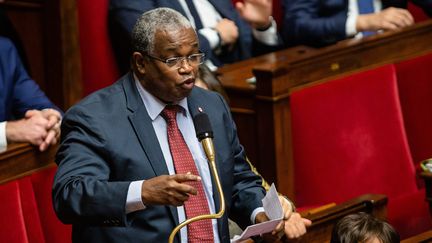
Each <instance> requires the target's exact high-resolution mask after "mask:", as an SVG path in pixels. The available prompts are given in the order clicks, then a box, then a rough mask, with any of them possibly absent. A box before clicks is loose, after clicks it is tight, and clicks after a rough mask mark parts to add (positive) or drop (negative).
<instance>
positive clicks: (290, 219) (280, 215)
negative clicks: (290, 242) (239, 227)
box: [231, 184, 312, 243]
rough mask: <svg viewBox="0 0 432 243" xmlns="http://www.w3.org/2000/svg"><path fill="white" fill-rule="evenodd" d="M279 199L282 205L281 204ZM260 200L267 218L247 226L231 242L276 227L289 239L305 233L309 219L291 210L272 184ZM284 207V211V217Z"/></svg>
mask: <svg viewBox="0 0 432 243" xmlns="http://www.w3.org/2000/svg"><path fill="white" fill-rule="evenodd" d="M280 198H281V200H280ZM281 201H282V202H283V204H284V205H282V204H281ZM262 202H263V207H264V212H265V214H266V215H267V217H268V219H269V220H268V221H265V222H262V223H258V224H255V225H251V226H249V227H247V228H246V229H245V231H243V233H242V235H240V236H237V235H236V236H235V237H234V238H233V239H232V240H231V242H233V243H240V242H242V241H244V240H246V239H248V238H250V237H252V236H256V235H263V234H267V233H270V232H273V231H275V230H276V229H277V228H279V230H280V232H281V233H282V235H283V234H285V235H286V236H287V237H288V238H289V239H293V238H298V237H300V236H302V235H303V234H305V233H306V227H307V226H309V225H311V224H312V222H311V221H310V220H308V219H305V218H302V217H301V216H300V214H298V213H295V212H292V207H291V205H289V202H288V201H286V200H285V199H284V198H283V197H281V196H278V193H277V191H276V187H275V186H274V184H272V185H271V187H270V190H269V191H268V192H267V194H266V196H265V197H264V198H263V200H262ZM284 209H285V211H286V212H285V217H284ZM280 224H282V225H280ZM281 227H283V229H281ZM275 237H276V235H275Z"/></svg>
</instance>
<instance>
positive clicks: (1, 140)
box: [0, 121, 7, 148]
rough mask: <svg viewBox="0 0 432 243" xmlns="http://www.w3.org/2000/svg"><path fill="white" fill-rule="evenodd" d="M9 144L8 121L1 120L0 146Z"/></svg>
mask: <svg viewBox="0 0 432 243" xmlns="http://www.w3.org/2000/svg"><path fill="white" fill-rule="evenodd" d="M6 146H7V139H6V122H5V121H3V122H0V148H3V147H6Z"/></svg>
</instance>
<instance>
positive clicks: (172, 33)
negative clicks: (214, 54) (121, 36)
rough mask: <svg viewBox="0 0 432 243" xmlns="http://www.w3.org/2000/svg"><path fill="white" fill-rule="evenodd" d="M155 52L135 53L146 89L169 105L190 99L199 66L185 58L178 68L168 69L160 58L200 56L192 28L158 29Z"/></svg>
mask: <svg viewBox="0 0 432 243" xmlns="http://www.w3.org/2000/svg"><path fill="white" fill-rule="evenodd" d="M153 50H154V51H153V53H139V52H135V53H134V61H135V64H136V65H137V66H138V68H137V76H138V77H139V79H140V82H141V84H142V85H143V87H144V88H145V89H146V90H148V91H149V92H150V93H151V94H153V95H154V96H156V97H157V98H159V99H160V100H162V101H164V102H166V103H172V102H178V101H180V100H181V99H183V98H185V97H186V96H188V95H189V94H190V92H191V91H192V89H193V87H194V83H195V79H196V77H197V75H198V66H199V65H196V64H193V63H191V62H189V61H188V60H187V58H184V59H183V60H181V61H180V63H179V65H174V66H169V65H167V64H166V63H165V62H163V61H160V60H158V59H161V60H166V59H168V58H172V57H187V56H190V55H192V54H197V53H199V46H198V38H197V36H196V34H195V31H194V30H193V29H192V28H181V29H176V30H169V31H168V30H163V29H162V30H158V31H156V34H155V38H154V48H153ZM150 56H151V57H150ZM140 65H141V66H140Z"/></svg>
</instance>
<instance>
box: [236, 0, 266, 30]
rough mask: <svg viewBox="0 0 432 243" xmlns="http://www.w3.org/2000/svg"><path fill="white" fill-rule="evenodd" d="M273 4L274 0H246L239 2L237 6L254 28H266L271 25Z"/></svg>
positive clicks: (241, 14) (242, 15)
mask: <svg viewBox="0 0 432 243" xmlns="http://www.w3.org/2000/svg"><path fill="white" fill-rule="evenodd" d="M272 5H273V3H272V0H244V1H243V2H237V3H236V8H237V11H238V12H239V14H240V16H241V17H242V18H243V19H244V20H246V22H248V23H249V24H250V25H251V26H252V27H253V28H258V29H266V28H268V27H270V25H271V22H270V16H271V15H272Z"/></svg>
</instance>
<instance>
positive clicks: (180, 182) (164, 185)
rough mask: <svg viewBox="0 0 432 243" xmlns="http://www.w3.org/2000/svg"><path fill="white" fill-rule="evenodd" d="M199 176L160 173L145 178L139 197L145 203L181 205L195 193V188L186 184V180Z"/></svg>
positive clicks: (196, 179) (199, 178) (192, 179)
mask: <svg viewBox="0 0 432 243" xmlns="http://www.w3.org/2000/svg"><path fill="white" fill-rule="evenodd" d="M200 180H201V177H199V176H196V175H192V174H190V173H188V174H176V175H162V176H157V177H154V178H152V179H149V180H145V181H144V182H143V184H142V188H141V197H142V201H143V203H144V204H145V205H173V206H181V205H183V204H184V202H185V201H187V200H188V199H189V195H190V194H192V195H196V194H197V190H196V188H194V187H192V186H190V185H188V184H187V183H185V182H188V181H200Z"/></svg>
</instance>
